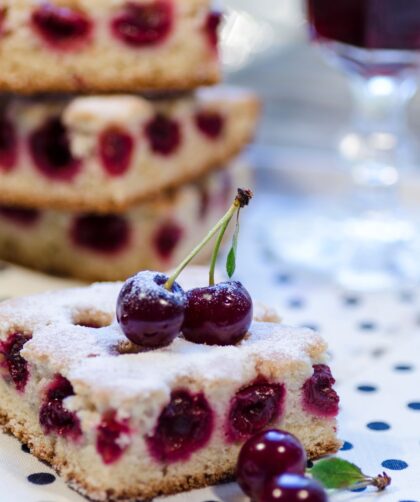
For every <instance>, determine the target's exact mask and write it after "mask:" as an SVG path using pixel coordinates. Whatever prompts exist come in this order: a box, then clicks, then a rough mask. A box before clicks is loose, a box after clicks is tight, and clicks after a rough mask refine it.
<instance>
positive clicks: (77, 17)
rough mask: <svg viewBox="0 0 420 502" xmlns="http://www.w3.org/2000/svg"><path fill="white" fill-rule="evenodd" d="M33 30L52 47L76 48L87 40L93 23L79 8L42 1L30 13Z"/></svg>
mask: <svg viewBox="0 0 420 502" xmlns="http://www.w3.org/2000/svg"><path fill="white" fill-rule="evenodd" d="M32 24H33V27H34V30H35V32H36V33H37V34H38V35H39V36H40V37H41V38H42V39H43V40H44V41H45V42H47V43H48V45H49V46H50V47H51V48H53V49H66V50H76V49H80V48H81V47H82V46H83V45H84V43H86V42H87V41H89V38H90V36H91V33H92V29H93V23H92V22H91V20H90V19H89V18H88V17H87V15H86V14H84V13H83V12H82V11H80V10H76V9H71V8H68V7H64V6H58V5H54V4H53V3H50V2H43V3H41V5H40V6H39V7H37V8H36V9H35V10H34V12H33V13H32Z"/></svg>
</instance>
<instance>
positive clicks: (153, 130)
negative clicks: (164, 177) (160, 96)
mask: <svg viewBox="0 0 420 502" xmlns="http://www.w3.org/2000/svg"><path fill="white" fill-rule="evenodd" d="M145 133H146V137H147V139H148V141H149V144H150V148H151V149H152V151H153V152H155V153H157V154H159V155H163V156H170V155H172V154H174V153H175V152H176V150H178V148H179V147H180V146H181V142H182V134H181V128H180V125H179V123H178V122H177V121H176V120H172V119H170V118H168V117H165V116H164V115H157V116H156V117H154V118H153V119H152V120H151V121H150V122H149V123H148V124H147V125H146V129H145Z"/></svg>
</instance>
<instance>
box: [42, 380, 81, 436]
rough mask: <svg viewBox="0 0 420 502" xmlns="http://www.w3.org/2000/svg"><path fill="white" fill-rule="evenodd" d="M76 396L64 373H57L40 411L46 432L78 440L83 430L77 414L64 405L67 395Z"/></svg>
mask: <svg viewBox="0 0 420 502" xmlns="http://www.w3.org/2000/svg"><path fill="white" fill-rule="evenodd" d="M69 396H74V390H73V386H72V384H71V383H70V382H69V381H68V380H67V378H64V377H63V376H62V375H56V376H55V377H54V380H53V381H52V382H51V384H50V385H49V386H48V388H47V391H46V394H45V398H44V401H43V404H42V406H41V409H40V411H39V422H40V424H41V426H42V428H43V429H44V432H45V434H52V433H54V434H57V435H59V436H63V437H67V438H70V439H73V440H77V439H78V438H79V437H80V436H81V434H82V430H81V428H80V421H79V419H78V418H77V416H76V414H75V413H73V412H72V411H69V410H67V409H66V408H65V407H64V404H63V401H64V399H66V397H69Z"/></svg>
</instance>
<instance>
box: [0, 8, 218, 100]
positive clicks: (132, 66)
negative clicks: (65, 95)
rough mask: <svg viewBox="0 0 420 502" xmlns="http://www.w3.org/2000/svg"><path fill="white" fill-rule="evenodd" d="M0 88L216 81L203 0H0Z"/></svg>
mask: <svg viewBox="0 0 420 502" xmlns="http://www.w3.org/2000/svg"><path fill="white" fill-rule="evenodd" d="M0 14H1V17H0V90H1V91H11V92H19V93H28V94H29V93H35V92H54V91H58V92H64V91H66V92H67V91H68V92H91V93H94V92H117V91H120V92H138V91H139V90H147V89H191V88H194V87H197V86H199V85H206V84H212V83H216V82H217V81H218V80H219V77H220V70H219V62H218V50H217V44H218V25H219V21H220V14H219V13H217V12H213V11H212V10H211V2H210V1H209V0H45V1H41V0H3V1H2V2H1V11H0Z"/></svg>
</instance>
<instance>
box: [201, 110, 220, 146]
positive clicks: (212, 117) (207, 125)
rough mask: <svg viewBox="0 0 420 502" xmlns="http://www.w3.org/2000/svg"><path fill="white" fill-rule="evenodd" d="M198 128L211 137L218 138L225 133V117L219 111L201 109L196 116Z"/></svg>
mask: <svg viewBox="0 0 420 502" xmlns="http://www.w3.org/2000/svg"><path fill="white" fill-rule="evenodd" d="M195 123H196V125H197V127H198V129H199V130H200V131H201V132H202V133H203V134H204V135H205V136H207V137H208V138H210V139H214V140H215V139H218V138H220V136H221V135H222V133H223V125H224V119H223V117H222V115H221V114H220V113H218V112H210V111H200V112H198V113H197V115H196V116H195Z"/></svg>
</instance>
